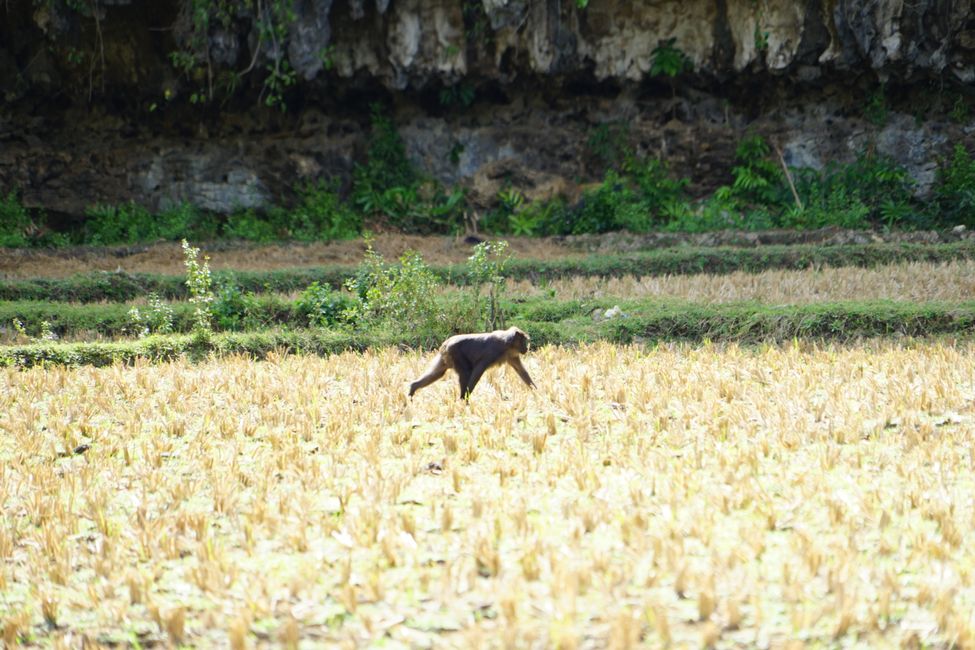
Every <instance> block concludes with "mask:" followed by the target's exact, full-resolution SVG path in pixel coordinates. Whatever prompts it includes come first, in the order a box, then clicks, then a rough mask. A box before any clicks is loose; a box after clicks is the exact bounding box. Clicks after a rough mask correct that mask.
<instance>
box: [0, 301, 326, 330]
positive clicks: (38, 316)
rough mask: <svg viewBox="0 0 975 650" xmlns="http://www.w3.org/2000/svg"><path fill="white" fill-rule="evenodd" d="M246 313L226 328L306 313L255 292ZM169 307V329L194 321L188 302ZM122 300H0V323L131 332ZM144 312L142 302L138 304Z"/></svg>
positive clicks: (298, 318) (285, 320) (292, 320)
mask: <svg viewBox="0 0 975 650" xmlns="http://www.w3.org/2000/svg"><path fill="white" fill-rule="evenodd" d="M253 303H254V304H253V306H252V308H251V309H250V310H249V312H248V313H247V314H241V315H239V316H238V318H237V321H238V322H237V323H234V324H233V325H234V326H232V327H227V329H260V328H267V327H269V326H273V325H291V326H304V325H307V324H308V322H307V317H305V316H303V315H302V314H299V313H298V309H297V306H296V304H295V302H294V301H292V300H287V299H285V298H284V297H282V296H279V295H275V294H267V295H260V296H255V297H254V300H253ZM168 306H169V308H170V309H171V310H172V314H173V319H172V325H173V331H174V332H176V333H179V332H183V333H186V332H189V331H190V330H192V329H193V324H194V322H195V318H194V314H195V311H196V307H195V306H194V305H192V304H190V303H188V302H172V303H168ZM131 307H132V305H130V304H124V303H70V302H47V301H39V300H18V301H10V302H3V301H0V326H9V325H10V323H11V321H13V320H14V319H17V320H19V321H20V322H21V323H23V325H24V328H25V329H26V331H27V333H28V334H30V335H32V336H38V335H39V334H40V330H41V323H42V322H43V321H47V322H48V323H49V324H50V326H51V329H52V330H53V331H54V332H55V333H56V334H58V335H59V336H67V335H71V334H78V333H86V332H94V333H97V334H101V335H103V336H110V337H112V336H114V337H119V336H125V335H132V334H135V333H136V332H135V330H136V327H135V326H134V324H133V322H132V319H131V317H130V316H129V310H130V309H131ZM138 308H139V309H140V310H141V311H142V312H143V313H145V312H146V311H147V307H146V305H138Z"/></svg>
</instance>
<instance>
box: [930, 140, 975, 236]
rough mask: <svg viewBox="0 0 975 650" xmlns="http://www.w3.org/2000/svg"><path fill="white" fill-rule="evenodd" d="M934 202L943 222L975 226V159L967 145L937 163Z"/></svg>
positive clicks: (956, 146) (956, 148)
mask: <svg viewBox="0 0 975 650" xmlns="http://www.w3.org/2000/svg"><path fill="white" fill-rule="evenodd" d="M933 202H934V205H935V208H936V210H937V212H938V216H940V217H941V220H942V222H947V223H948V224H954V225H957V224H964V225H966V226H969V227H972V226H975V161H973V160H972V156H971V154H969V153H968V150H967V149H965V147H964V145H961V144H956V145H955V150H954V152H953V153H952V156H951V158H950V159H949V160H946V161H943V162H942V164H941V165H940V166H939V167H938V181H937V184H936V185H935V188H934V197H933Z"/></svg>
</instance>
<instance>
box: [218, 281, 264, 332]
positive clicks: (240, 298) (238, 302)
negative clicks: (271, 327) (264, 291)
mask: <svg viewBox="0 0 975 650" xmlns="http://www.w3.org/2000/svg"><path fill="white" fill-rule="evenodd" d="M210 313H211V315H212V317H213V321H214V323H215V324H216V326H217V328H218V329H220V330H224V331H227V330H230V331H238V330H244V329H251V328H254V327H257V326H258V325H259V324H260V323H259V322H258V314H259V313H260V303H259V302H258V300H257V296H255V295H254V292H253V291H246V292H245V291H243V290H241V288H240V287H239V286H237V284H236V283H235V282H234V280H233V278H223V279H222V280H221V281H220V282H219V283H218V285H217V291H216V293H215V294H214V296H213V302H212V303H211V304H210Z"/></svg>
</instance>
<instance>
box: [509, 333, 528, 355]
mask: <svg viewBox="0 0 975 650" xmlns="http://www.w3.org/2000/svg"><path fill="white" fill-rule="evenodd" d="M530 341H531V337H529V336H528V335H527V334H525V333H524V332H522V331H521V330H520V329H518V328H517V327H509V328H508V345H510V346H511V347H513V348H514V349H515V350H518V352H520V353H521V354H525V353H526V352H528V343H529V342H530Z"/></svg>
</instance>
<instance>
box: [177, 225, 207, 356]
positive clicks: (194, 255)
mask: <svg viewBox="0 0 975 650" xmlns="http://www.w3.org/2000/svg"><path fill="white" fill-rule="evenodd" d="M199 256H200V249H199V248H194V247H192V246H190V245H189V243H187V241H186V240H185V239H184V240H183V264H184V266H186V288H187V289H189V293H190V299H189V301H190V304H192V305H194V306H195V310H194V312H193V334H194V335H195V336H196V338H197V340H199V341H200V342H204V341H206V340H207V339H208V338H209V335H210V333H211V332H212V331H213V325H212V323H213V315H212V314H211V312H210V307H211V305H212V304H213V291H212V284H213V280H212V278H211V276H210V262H209V258H208V257H204V258H203V263H202V264H200V261H199Z"/></svg>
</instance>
